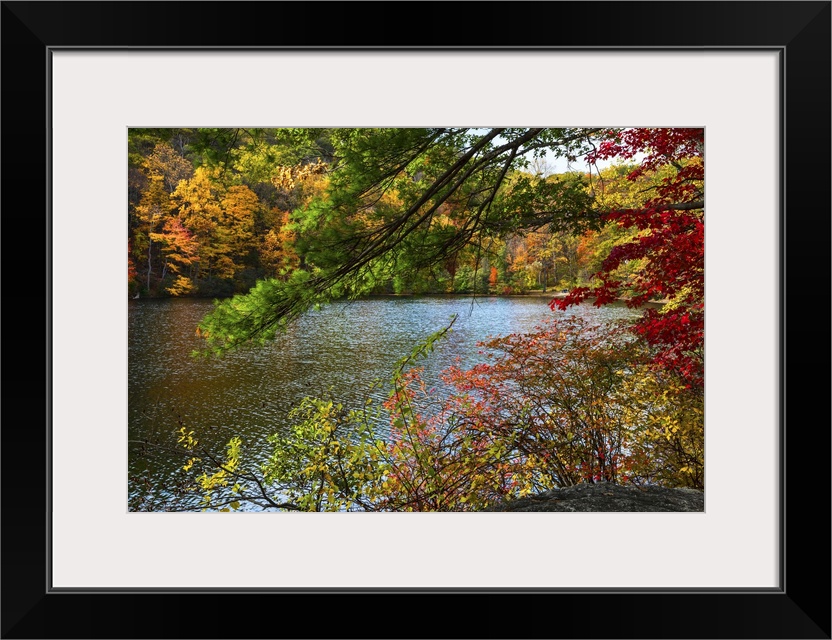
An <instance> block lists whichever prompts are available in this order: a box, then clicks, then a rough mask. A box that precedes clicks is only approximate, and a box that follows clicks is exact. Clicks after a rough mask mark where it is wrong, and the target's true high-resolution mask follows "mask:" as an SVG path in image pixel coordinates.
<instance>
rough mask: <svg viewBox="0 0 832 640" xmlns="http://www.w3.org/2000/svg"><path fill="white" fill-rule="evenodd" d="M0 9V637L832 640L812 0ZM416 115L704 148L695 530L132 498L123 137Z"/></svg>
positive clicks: (824, 252)
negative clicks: (636, 135)
mask: <svg viewBox="0 0 832 640" xmlns="http://www.w3.org/2000/svg"><path fill="white" fill-rule="evenodd" d="M382 10H383V12H384V13H385V16H386V17H385V20H390V19H391V18H392V17H393V16H401V18H396V20H395V25H396V26H395V28H393V27H391V26H390V25H389V24H387V26H386V27H385V28H384V30H383V32H382V31H376V30H375V28H373V27H372V26H371V25H373V24H377V23H378V21H377V19H376V18H377V17H378V14H379V11H382ZM2 11H3V14H2V16H3V17H2V47H3V53H4V54H5V55H4V61H3V81H2V82H3V88H4V89H5V98H6V99H5V100H4V103H5V104H4V107H5V108H4V116H3V118H4V125H5V127H4V136H3V138H4V139H3V146H4V150H5V154H4V160H5V162H4V176H3V184H4V186H5V187H6V189H5V194H6V195H5V205H6V206H5V208H4V215H3V223H4V232H5V233H4V237H5V241H4V249H5V258H4V266H5V267H6V269H5V278H4V285H5V287H4V288H5V296H4V297H5V300H6V302H7V307H6V314H5V318H4V320H5V332H4V333H5V336H6V338H7V340H6V346H7V354H6V367H5V369H6V371H5V373H6V376H5V379H6V385H5V387H6V393H5V394H4V396H5V400H6V402H5V406H6V409H5V414H6V415H5V417H6V421H5V429H4V430H3V435H2V437H3V444H4V447H3V451H4V454H3V481H4V482H3V498H4V500H3V501H2V509H3V515H4V516H5V518H4V522H3V542H2V545H3V546H2V553H3V558H2V573H3V578H4V589H3V602H2V634H3V637H8V638H34V637H38V638H63V637H85V638H96V637H148V638H151V637H227V638H232V637H255V636H263V635H288V636H297V637H304V636H306V635H308V636H310V637H312V636H314V637H321V636H331V637H353V636H361V637H374V636H375V635H382V636H390V635H393V636H396V635H418V636H425V637H433V636H440V635H448V636H457V635H459V636H462V635H465V636H467V635H474V636H483V637H486V636H493V635H499V636H504V637H521V636H522V637H575V638H596V637H599V638H634V637H661V638H710V637H715V638H716V637H719V638H740V637H754V638H769V637H770V638H786V637H788V638H829V637H830V633H832V626H830V569H829V567H830V564H829V548H830V544H829V543H830V535H829V534H830V527H829V518H828V506H829V504H830V502H829V498H830V496H829V451H830V447H829V445H830V441H829V436H830V433H829V408H828V400H827V399H828V390H829V375H828V370H829V367H828V353H829V349H828V347H829V344H828V334H829V332H828V310H829V304H828V300H827V296H828V291H829V287H828V283H827V280H826V279H827V277H828V273H829V244H830V243H829V238H830V233H829V232H830V226H829V218H830V188H829V187H830V183H829V176H830V160H829V153H828V152H827V151H826V145H827V144H828V143H829V141H830V129H829V124H830V77H832V74H830V56H829V52H830V3H829V2H747V3H713V2H701V3H699V2H659V3H638V2H585V3H572V2H541V3H519V2H518V3H482V4H474V3H407V2H403V3H389V4H387V5H384V6H383V7H382V5H379V4H370V3H346V2H342V3H294V2H261V3H227V2H212V3H186V2H183V3H178V2H168V3H133V2H123V3H119V2H102V3H76V2H62V3H42V2H4V3H3V8H2ZM231 25H233V27H231ZM463 25H464V27H463ZM440 126H441V127H473V128H478V127H483V128H485V127H493V126H500V127H508V128H516V130H520V129H519V128H523V127H621V128H624V127H633V128H640V127H642V128H643V127H658V128H674V127H675V128H687V129H691V130H697V131H699V130H704V139H705V144H704V155H705V157H706V158H707V163H706V164H705V167H706V169H705V172H706V180H705V182H706V184H707V188H706V190H705V198H706V199H707V201H708V211H709V216H708V224H707V225H705V232H704V233H705V297H706V298H707V304H706V305H705V386H704V396H705V404H704V416H705V418H704V422H705V456H704V459H705V469H706V475H705V477H706V490H705V508H704V511H701V510H700V511H696V510H695V511H694V512H693V513H691V512H676V513H643V512H638V513H611V512H596V513H467V512H459V513H427V514H413V513H384V514H379V513H315V514H305V513H288V512H277V513H249V512H244V513H235V514H226V513H221V512H211V513H201V512H195V513H159V512H149V511H150V510H148V509H133V510H131V509H129V508H128V493H129V487H128V475H131V474H130V473H128V468H129V465H130V459H129V448H128V442H127V440H128V435H127V433H128V428H127V423H128V384H127V383H128V376H129V375H130V374H129V372H128V349H129V348H132V347H128V340H127V338H128V335H127V334H128V322H129V318H128V314H127V311H128V310H127V305H126V302H127V301H128V300H127V298H128V288H127V287H128V285H127V284H126V283H125V278H124V275H125V274H124V259H123V258H124V248H125V245H126V244H127V243H126V242H125V240H130V239H131V238H128V237H126V236H127V213H128V211H127V201H126V198H125V194H126V192H127V190H128V188H130V177H129V175H128V162H127V159H128V153H129V152H131V148H129V147H128V142H129V140H128V134H129V132H130V131H136V130H137V129H139V128H141V129H147V130H151V129H154V130H161V129H167V130H170V129H185V128H189V129H200V128H202V129H205V128H214V129H216V130H217V131H222V130H228V129H231V128H235V127H246V128H257V129H271V128H298V129H299V128H321V127H331V128H341V127H358V128H372V127H391V128H412V127H440ZM789 178H791V179H789ZM229 193H232V192H231V191H229ZM233 193H234V194H236V196H239V198H240V201H241V202H242V200H243V199H244V196H245V194H242V193H241V192H238V191H234V192H233ZM16 196H17V197H16ZM236 196H235V197H236ZM183 197H184V196H183ZM228 197H231V196H228ZM235 206H236V205H235ZM229 207H231V205H229ZM803 220H811V221H812V222H813V224H812V225H811V227H806V226H804V225H803V224H800V222H799V221H803ZM790 223H791V224H790ZM174 231H175V230H174V229H173V228H172V227H171V228H170V229H167V230H166V231H165V233H170V234H173V233H174ZM152 232H153V233H154V234H160V233H162V230H161V227H159V229H155V228H154V229H153V230H152ZM154 237H156V236H154ZM160 241H161V240H160ZM33 247H42V249H37V250H35V249H33ZM229 251H230V250H229ZM41 252H43V253H41ZM33 255H34V257H33ZM218 255H219V254H218ZM224 255H226V257H227V256H228V255H231V254H230V253H229V252H226V254H224ZM41 257H43V260H41ZM787 257H789V258H790V262H789V266H790V267H791V268H787V264H786V258H787ZM212 259H213V258H212ZM175 262H176V261H175V260H174V261H173V262H172V263H171V264H173V263H175ZM231 263H232V264H233V261H231ZM41 264H43V268H41ZM180 264H184V263H183V262H181V261H180ZM217 264H219V262H218V263H217ZM151 267H152V265H151V266H149V267H148V269H147V271H148V272H150V271H151V270H152V268H151ZM174 271H176V269H175V268H174ZM495 272H496V269H495ZM177 274H179V272H177ZM820 274H824V275H823V276H821V275H820ZM180 275H181V274H180ZM474 278H476V271H475V272H474ZM492 279H494V282H492V283H491V285H495V284H496V283H497V282H498V281H499V280H498V278H497V276H494V277H493V278H492ZM185 280H187V278H186V279H185ZM177 283H178V284H177ZM154 284H155V285H157V286H162V280H161V279H160V280H159V281H158V282H156V283H154ZM187 285H188V282H185V281H184V280H177V279H175V278H173V277H171V278H169V279H168V280H165V281H164V286H174V287H175V286H187ZM822 285H827V286H822ZM148 286H149V283H148ZM484 286H486V285H484ZM136 292H139V293H140V291H139V289H138V288H137V289H136ZM129 295H130V297H133V295H134V292H133V290H130V292H129ZM819 298H821V300H819ZM789 303H790V304H789ZM801 307H802V308H801ZM798 309H801V311H802V312H803V313H802V314H801V315H799V314H800V311H798ZM818 310H821V311H822V312H823V313H822V314H821V315H819V314H818ZM789 312H790V313H789ZM789 320H791V322H789ZM819 325H820V326H819ZM154 331H159V330H154ZM18 336H25V338H26V339H25V340H19V339H18ZM15 345H22V346H23V348H24V349H25V351H23V352H21V353H20V354H18V352H17V351H16V348H15ZM152 348H153V349H155V350H156V351H162V350H163V349H164V344H156V345H155V346H153V347H152ZM818 354H823V355H818ZM162 360H164V358H162ZM817 361H820V362H817ZM44 363H45V365H46V366H45V370H44ZM44 381H45V385H44ZM24 416H25V419H24ZM32 416H34V419H33V418H32ZM186 434H187V432H186ZM134 481H135V480H131V482H134ZM229 504H230V503H229ZM232 510H233V509H232ZM818 512H819V513H818ZM505 596H509V597H512V596H514V602H513V603H512V601H511V600H510V599H508V600H507V599H506V598H505ZM520 596H522V600H521V599H519V597H520ZM358 598H361V601H360V602H361V605H362V610H361V611H362V613H361V617H360V622H361V624H357V623H359V618H358V615H357V614H358V612H357V611H356V610H354V609H353V608H352V607H351V606H349V605H351V604H357V603H358ZM452 598H463V601H462V602H453V601H452V600H451V599H452ZM497 598H500V599H499V601H498V600H497ZM492 602H493V604H500V605H502V606H503V608H504V609H506V607H507V606H514V607H516V609H515V610H514V611H505V613H504V615H502V616H501V615H500V614H498V613H497V612H496V611H492V610H491V609H490V607H491V605H492ZM322 603H323V604H325V605H329V606H330V607H331V608H330V612H329V614H327V615H326V616H321V618H322V619H321V620H319V621H316V622H315V624H314V625H312V626H310V627H307V628H302V627H296V626H293V624H292V623H291V620H292V619H293V618H297V619H303V618H304V617H305V616H304V613H305V612H306V611H307V609H308V607H309V606H317V607H319V606H320V605H321V604H322ZM344 603H347V604H348V608H347V609H345V610H343V609H341V608H340V607H343V606H344ZM414 604H416V608H415V609H414V608H413V605H414ZM460 604H464V605H465V609H463V610H464V611H466V612H468V615H466V616H465V619H466V621H465V622H464V623H461V626H460V627H459V629H456V628H451V627H449V628H442V630H441V631H439V630H438V629H439V624H440V623H438V622H437V621H436V617H437V616H436V611H437V609H436V605H440V606H444V607H448V606H449V605H450V606H451V607H453V611H454V612H458V611H460V609H459V605H460ZM113 605H115V606H113ZM183 605H184V606H183ZM189 605H192V606H189ZM193 605H195V606H193ZM425 605H428V606H431V607H432V609H430V610H428V609H427V608H424V607H425ZM471 605H473V606H471ZM477 605H480V606H477ZM483 605H484V607H483ZM486 607H487V608H486ZM541 607H543V608H542V609H541ZM171 608H175V609H176V610H177V611H179V612H181V614H177V616H178V617H176V618H175V620H178V622H174V623H173V624H174V625H175V628H171V627H170V626H169V624H170V623H167V624H165V625H160V623H159V618H158V616H157V615H155V613H154V612H156V611H160V610H162V609H171ZM261 608H262V609H263V611H264V612H272V611H276V612H277V615H276V616H275V617H276V620H272V619H271V618H272V616H273V614H271V613H266V614H263V615H261V614H259V613H257V612H258V611H259V610H260V609H261ZM429 611H430V613H429ZM550 611H551V612H552V613H553V614H554V615H547V614H548V612H550ZM524 613H527V615H524ZM541 613H542V614H543V615H541ZM451 617H452V618H453V617H456V618H459V616H451ZM347 618H352V619H351V620H350V622H345V621H344V620H345V619H347ZM469 618H471V620H469ZM165 619H166V620H169V619H170V616H169V615H168V616H166V617H165ZM443 619H445V618H443ZM405 620H407V622H406V623H405V622H404V621H405ZM518 620H521V621H518ZM442 624H444V623H442ZM403 625H406V627H404V626H403ZM162 627H164V628H162ZM405 628H406V631H403V629H405ZM369 629H372V631H370V630H369ZM376 629H378V631H376Z"/></svg>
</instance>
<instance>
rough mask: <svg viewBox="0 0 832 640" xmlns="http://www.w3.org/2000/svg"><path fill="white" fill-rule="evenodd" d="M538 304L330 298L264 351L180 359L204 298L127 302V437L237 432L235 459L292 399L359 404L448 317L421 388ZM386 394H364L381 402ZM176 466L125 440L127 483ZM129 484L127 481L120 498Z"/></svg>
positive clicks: (270, 429) (260, 439)
mask: <svg viewBox="0 0 832 640" xmlns="http://www.w3.org/2000/svg"><path fill="white" fill-rule="evenodd" d="M548 302H549V298H548V297H513V298H504V297H481V298H472V297H466V296H458V297H457V296H437V297H429V296H426V297H400V298H399V297H397V298H390V297H386V298H373V299H368V300H361V301H356V302H338V303H334V304H332V305H330V306H328V307H325V308H323V309H322V310H320V311H313V312H309V313H308V314H307V315H305V316H303V317H302V318H300V319H299V320H298V321H297V322H296V323H295V324H294V325H293V326H292V327H290V329H289V330H288V332H287V333H286V334H284V335H281V336H278V338H277V339H276V340H275V341H274V342H271V343H269V344H268V345H266V346H264V347H258V348H252V349H246V350H243V351H240V352H237V353H231V354H228V355H226V356H224V357H222V358H209V359H204V358H193V357H192V356H191V355H190V354H191V352H192V351H193V350H195V349H199V348H200V347H201V346H202V344H201V340H200V338H199V337H198V336H197V335H196V333H195V328H196V325H197V323H198V322H199V321H200V320H201V319H202V318H203V317H204V316H205V315H206V314H207V313H209V312H210V311H211V310H212V308H213V304H212V302H211V301H209V300H193V299H168V300H131V301H129V305H130V307H129V329H128V330H129V340H128V341H129V355H128V371H129V380H128V386H129V389H128V416H129V418H128V423H129V424H128V431H129V433H128V440H137V439H150V440H155V439H158V440H160V441H163V442H168V443H170V442H175V438H171V434H172V432H173V431H175V430H176V429H178V428H179V427H180V426H181V424H184V425H185V426H186V427H187V428H188V429H189V430H190V429H194V430H195V431H196V432H197V434H198V435H199V436H200V439H201V440H202V441H203V442H204V443H215V444H218V445H220V446H222V445H223V444H224V443H225V442H227V441H228V439H229V438H230V437H231V436H232V435H239V436H240V437H242V439H243V442H244V447H245V449H246V450H247V451H248V450H251V451H252V452H253V451H260V452H263V453H266V452H267V451H268V446H266V442H265V441H266V437H267V436H268V435H270V434H272V433H274V432H276V431H280V430H281V429H282V428H285V427H286V426H287V420H286V414H287V413H288V411H289V410H290V409H291V408H292V407H293V406H295V405H296V404H297V403H298V402H299V401H300V400H301V399H302V398H303V397H304V396H318V397H330V398H332V399H335V400H336V401H338V402H341V403H343V404H344V405H345V406H346V407H353V406H354V407H360V406H362V405H363V403H364V400H365V398H366V397H367V396H368V388H369V385H370V383H371V382H372V381H373V380H375V379H382V380H388V379H389V377H390V374H391V372H392V370H393V368H394V366H395V364H396V362H397V361H398V360H399V359H400V358H401V357H402V356H404V355H406V354H409V353H410V352H411V350H412V349H413V347H414V346H415V345H416V344H417V343H419V342H420V341H421V340H423V339H424V338H425V337H427V336H428V335H430V334H431V333H433V332H435V331H438V330H439V329H442V328H443V327H445V326H447V325H448V324H449V322H450V319H451V316H452V315H453V314H458V317H457V320H456V322H455V323H454V326H453V330H452V332H451V333H450V335H449V336H448V337H447V338H446V339H444V340H441V341H440V342H438V343H437V346H436V350H435V351H434V352H433V354H432V355H431V356H430V357H429V359H428V360H425V361H422V363H421V366H424V367H425V374H424V376H423V378H424V379H425V380H426V381H427V382H428V384H429V385H430V384H431V383H432V382H433V381H435V380H436V379H437V376H438V373H439V372H440V371H441V370H442V369H444V368H446V367H448V366H449V365H451V364H453V363H454V362H455V360H456V358H461V361H462V364H463V366H471V365H473V364H476V363H477V362H481V361H482V360H483V356H482V355H481V354H479V353H478V348H477V345H476V343H477V342H478V341H480V340H485V339H486V338H488V337H491V336H501V335H506V334H509V333H522V332H528V331H532V330H533V329H534V328H535V326H537V325H539V324H540V323H541V322H544V321H545V320H546V319H547V318H549V317H551V316H552V315H555V314H554V313H553V312H552V311H551V310H550V309H549V307H548ZM556 313H557V314H559V315H561V316H565V315H580V316H584V317H588V318H593V319H597V320H613V319H619V318H628V317H634V316H636V315H638V314H637V312H634V311H632V310H630V309H627V308H625V307H624V306H605V307H601V308H595V307H593V306H591V305H581V306H579V307H575V308H572V309H570V310H569V311H567V312H556ZM386 389H387V386H386V385H385V386H383V387H382V388H381V389H380V390H377V391H375V392H374V394H373V395H374V396H375V398H376V399H378V400H382V399H384V398H386ZM180 421H181V423H180ZM183 462H184V459H180V458H177V457H175V456H159V455H154V456H152V458H148V456H146V455H143V454H142V452H141V450H140V448H139V447H138V446H136V445H129V444H128V464H129V475H130V477H131V478H133V477H139V476H141V477H142V478H143V480H142V481H141V484H142V485H144V484H145V482H149V483H150V484H151V485H152V486H154V487H157V488H159V487H164V486H167V485H168V484H169V483H171V482H172V481H173V480H174V478H175V477H176V475H177V472H178V470H179V468H180V467H181V465H182V464H183ZM145 478H146V480H145ZM137 487H138V483H137V482H136V481H133V480H131V481H130V483H129V492H130V495H131V496H132V495H133V494H134V493H135V491H136V490H137Z"/></svg>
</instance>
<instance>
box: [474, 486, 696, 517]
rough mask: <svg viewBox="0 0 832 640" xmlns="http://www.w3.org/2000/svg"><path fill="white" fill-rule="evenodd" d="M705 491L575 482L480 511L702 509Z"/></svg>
mask: <svg viewBox="0 0 832 640" xmlns="http://www.w3.org/2000/svg"><path fill="white" fill-rule="evenodd" d="M704 510H705V494H704V493H703V492H702V491H696V490H695V489H668V488H667V487H652V486H650V487H636V486H634V485H618V484H608V483H604V482H601V483H598V484H589V483H587V484H579V485H575V486H574V487H565V488H563V489H552V490H551V491H546V492H544V493H540V494H537V495H534V496H528V497H525V498H517V499H514V500H506V501H505V502H502V503H500V504H497V505H494V506H493V507H490V508H488V509H484V511H581V512H585V511H596V512H597V511H602V512H608V511H704Z"/></svg>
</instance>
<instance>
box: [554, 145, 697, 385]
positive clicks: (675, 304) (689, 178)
mask: <svg viewBox="0 0 832 640" xmlns="http://www.w3.org/2000/svg"><path fill="white" fill-rule="evenodd" d="M607 135H608V136H609V137H608V139H606V140H604V141H603V142H601V144H600V145H599V146H598V148H597V149H596V150H595V151H593V152H592V153H590V154H589V156H588V157H587V160H588V161H589V162H590V163H595V162H597V161H598V160H609V159H613V158H619V159H632V158H633V157H635V156H636V154H643V155H644V158H643V159H642V160H641V162H640V163H639V164H638V165H637V167H636V168H635V169H634V170H633V171H632V172H631V173H630V174H629V175H628V176H627V178H628V179H629V180H631V181H635V180H638V179H639V178H642V177H643V176H645V175H648V174H652V173H656V172H659V171H660V170H662V169H664V168H667V167H670V168H671V169H672V171H670V172H669V173H667V175H665V176H664V177H662V178H660V179H658V180H657V181H656V184H655V186H654V187H653V188H652V189H651V190H650V192H649V195H648V196H647V197H646V198H645V199H644V201H643V203H641V205H640V206H638V207H631V208H613V209H611V210H608V211H605V212H604V213H603V217H604V219H605V220H606V221H609V222H613V223H615V224H617V225H618V226H620V227H622V228H625V229H633V230H636V231H637V232H638V233H637V235H636V236H635V237H633V238H632V239H631V240H630V241H628V242H625V243H622V244H619V245H617V246H615V247H613V248H612V250H611V251H610V253H609V255H608V256H607V258H606V259H605V260H604V261H603V263H602V265H601V270H600V271H599V272H598V273H597V274H596V277H597V279H598V284H597V285H596V286H589V287H578V288H575V289H573V290H572V291H571V292H570V293H569V295H567V296H566V297H565V298H562V299H555V300H553V301H552V303H551V306H552V308H553V309H566V308H567V307H568V306H570V305H573V304H577V303H579V302H582V301H584V300H586V299H588V298H592V299H594V302H595V304H596V305H602V304H606V303H609V302H613V301H616V300H618V299H621V298H623V299H626V300H627V304H628V305H629V306H631V307H635V308H637V307H641V306H642V305H643V304H644V303H645V302H647V301H650V300H664V301H666V304H665V305H664V307H663V308H662V309H660V310H657V309H647V310H645V311H644V314H643V317H642V318H641V320H640V321H639V322H638V323H637V324H636V325H635V331H636V332H637V333H638V334H639V335H641V336H643V337H644V338H645V340H646V341H647V343H648V344H650V345H651V346H653V347H655V348H656V353H655V355H654V362H655V363H656V364H658V365H659V366H661V367H662V368H665V369H668V370H672V371H674V372H676V373H678V374H679V375H681V376H682V377H683V378H684V379H685V380H686V381H687V382H688V383H689V384H692V385H699V386H701V385H702V383H703V377H704V351H703V341H704V326H705V307H704V287H705V280H704V266H705V262H704V259H705V220H704V191H703V189H704V187H703V181H704V170H705V169H704V160H703V149H704V130H703V129H628V130H625V131H623V132H619V131H610V132H608V134H607ZM632 261H643V263H642V266H641V268H640V269H639V270H638V271H636V272H635V273H634V274H631V275H630V277H627V278H622V277H621V273H620V267H621V266H622V265H624V264H625V263H628V262H632Z"/></svg>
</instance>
